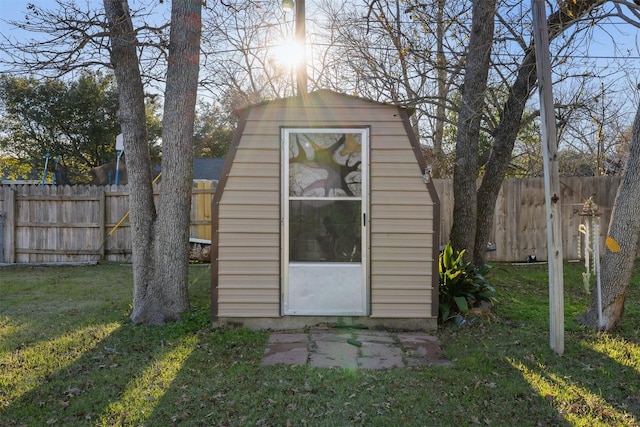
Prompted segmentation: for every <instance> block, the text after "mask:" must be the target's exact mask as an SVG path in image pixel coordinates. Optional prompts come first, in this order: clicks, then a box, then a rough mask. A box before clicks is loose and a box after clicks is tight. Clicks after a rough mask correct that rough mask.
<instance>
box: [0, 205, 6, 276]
mask: <svg viewBox="0 0 640 427" xmlns="http://www.w3.org/2000/svg"><path fill="white" fill-rule="evenodd" d="M4 217H5V214H4V212H0V264H2V263H4Z"/></svg>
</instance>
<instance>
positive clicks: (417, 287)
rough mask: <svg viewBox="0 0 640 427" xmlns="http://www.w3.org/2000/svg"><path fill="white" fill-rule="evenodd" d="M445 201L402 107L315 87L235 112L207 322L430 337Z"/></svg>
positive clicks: (215, 221)
mask: <svg viewBox="0 0 640 427" xmlns="http://www.w3.org/2000/svg"><path fill="white" fill-rule="evenodd" d="M439 216H440V206H439V200H438V196H437V194H436V191H435V187H434V186H433V183H432V181H431V179H430V177H429V174H428V170H427V165H426V163H425V160H424V158H423V156H422V151H421V150H420V144H419V143H418V141H417V139H416V137H415V134H414V132H413V131H412V128H411V124H410V122H409V114H408V112H407V110H406V109H404V108H402V107H398V106H394V105H389V104H383V103H378V102H373V101H369V100H365V99H362V98H358V97H354V96H348V95H343V94H339V93H335V92H332V91H328V90H319V91H316V92H313V93H310V94H305V95H303V96H296V97H291V98H286V99H279V100H275V101H270V102H265V103H261V104H257V105H253V106H250V107H247V108H246V109H244V110H243V112H242V114H241V116H240V120H239V125H238V129H237V131H236V134H235V138H234V141H233V144H232V147H231V150H230V152H229V156H228V157H227V159H226V162H225V165H224V169H223V171H222V176H221V177H220V182H219V184H218V188H217V190H216V193H215V195H214V198H213V206H212V230H213V231H212V256H211V260H212V280H211V312H212V320H213V321H214V323H215V324H218V325H224V324H228V325H242V326H245V327H249V328H254V329H289V328H299V327H303V326H312V325H315V324H318V323H330V324H338V325H352V326H364V327H386V328H402V329H414V330H417V329H435V328H436V324H437V322H436V320H437V316H438V268H437V267H438V266H437V262H438V253H439V246H440V244H439V236H438V234H439V225H440V220H439Z"/></svg>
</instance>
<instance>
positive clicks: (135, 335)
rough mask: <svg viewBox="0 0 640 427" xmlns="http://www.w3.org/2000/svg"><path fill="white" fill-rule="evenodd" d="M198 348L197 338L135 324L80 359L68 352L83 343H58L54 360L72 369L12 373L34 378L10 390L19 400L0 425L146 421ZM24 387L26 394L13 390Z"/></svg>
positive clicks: (87, 349)
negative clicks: (183, 363) (64, 361)
mask: <svg viewBox="0 0 640 427" xmlns="http://www.w3.org/2000/svg"><path fill="white" fill-rule="evenodd" d="M96 328H99V326H98V325H96ZM173 329H176V328H173ZM72 335H73V334H72ZM195 342H196V338H195V336H194V335H193V334H188V333H186V334H185V333H184V332H183V331H175V330H167V329H161V328H156V329H155V330H150V329H149V328H144V327H135V326H133V325H131V324H124V325H122V326H120V327H118V328H115V329H114V330H112V331H111V332H110V333H109V334H108V335H107V336H105V337H104V338H101V339H97V340H95V339H94V340H93V341H92V344H91V345H89V346H85V347H83V350H82V353H81V354H80V355H79V356H78V357H74V356H75V355H74V354H69V353H66V352H67V350H69V349H71V351H77V350H75V349H73V346H81V345H82V344H81V343H80V342H78V341H76V342H75V343H74V344H73V345H72V346H71V347H66V346H60V345H58V344H59V343H57V342H55V340H54V341H52V342H51V345H50V348H51V354H50V356H51V357H52V358H57V359H61V360H65V359H66V360H68V362H69V363H60V364H59V365H58V366H57V367H55V368H54V369H46V370H45V369H38V366H33V367H32V368H31V369H28V368H27V369H25V367H23V366H20V365H17V366H14V367H12V368H13V369H22V370H24V371H27V372H31V373H33V375H30V377H29V378H24V377H22V376H18V377H14V379H17V380H18V381H19V382H18V383H17V384H7V386H8V390H9V393H11V394H15V395H16V396H15V398H13V399H11V400H9V401H8V402H5V403H4V407H3V408H2V409H1V411H0V417H1V418H2V419H3V422H2V423H0V424H3V425H47V424H54V423H58V424H66V425H69V424H79V423H82V422H84V423H86V422H90V423H92V424H94V423H97V424H102V425H115V424H123V423H125V421H126V424H129V423H131V424H137V423H139V422H141V421H144V419H145V418H146V416H145V410H146V413H147V416H148V414H150V413H151V412H152V411H153V407H154V406H155V404H156V402H157V399H158V397H159V396H161V395H162V394H163V393H164V392H165V390H166V388H168V387H169V385H170V384H171V382H172V380H173V377H174V376H175V374H176V372H177V370H179V369H180V368H181V366H182V362H183V361H184V359H185V358H186V357H187V356H188V355H189V353H190V352H191V350H192V349H193V347H194V345H195ZM18 362H20V361H18ZM9 363H11V361H9ZM42 363H43V364H46V363H47V362H46V361H42ZM24 384H27V386H26V387H25V390H22V391H21V390H16V389H15V387H16V386H19V385H24ZM11 389H13V393H12V392H11Z"/></svg>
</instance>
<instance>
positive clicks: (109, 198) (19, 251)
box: [0, 181, 216, 263]
mask: <svg viewBox="0 0 640 427" xmlns="http://www.w3.org/2000/svg"><path fill="white" fill-rule="evenodd" d="M215 185H216V183H215V182H213V183H212V182H211V181H194V185H193V190H192V202H191V203H192V204H191V237H194V238H200V239H210V238H211V237H210V236H211V199H212V197H213V193H214V191H215ZM155 194H156V197H158V195H159V189H158V188H156V191H155ZM128 210H129V193H128V187H126V186H119V187H116V186H105V187H96V186H51V185H45V186H40V185H11V186H2V187H1V190H0V212H2V215H0V221H2V220H3V227H1V228H2V229H3V233H2V235H0V242H1V243H2V244H1V245H0V246H1V247H2V250H1V251H0V255H2V258H0V263H2V262H5V263H60V262H84V261H95V260H100V259H106V260H110V261H123V262H128V261H130V260H131V239H130V232H129V220H128V217H126V218H125V215H126V214H127V212H128ZM123 218H124V220H123ZM121 220H123V221H122V222H121ZM116 226H117V227H116Z"/></svg>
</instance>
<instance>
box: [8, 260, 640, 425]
mask: <svg viewBox="0 0 640 427" xmlns="http://www.w3.org/2000/svg"><path fill="white" fill-rule="evenodd" d="M636 267H637V268H636V269H635V274H634V277H633V279H632V283H631V286H630V288H629V292H628V298H627V304H626V313H625V316H624V319H623V324H622V326H621V327H620V328H619V330H618V331H616V332H615V333H612V334H602V333H596V332H592V331H589V330H584V329H583V328H581V327H580V326H578V325H577V324H576V322H575V320H574V319H575V317H576V315H578V314H580V313H581V312H583V311H584V310H585V307H586V304H587V303H588V300H589V296H587V295H585V293H584V289H583V286H582V279H581V276H580V274H581V272H582V268H583V266H582V265H580V264H577V263H571V264H566V266H565V304H566V306H565V314H566V325H565V327H566V332H565V354H564V356H562V357H558V356H555V355H554V354H553V352H552V351H551V350H550V349H549V325H548V324H549V309H548V297H547V281H546V280H547V278H546V277H547V273H546V272H547V266H546V264H538V265H526V266H510V265H509V266H507V265H504V266H496V267H495V268H494V270H493V271H492V272H491V274H490V276H489V277H490V279H491V283H492V284H493V285H494V286H495V288H496V291H497V298H498V300H499V301H498V303H497V305H496V307H495V309H494V314H495V318H494V319H493V320H491V321H489V320H483V319H476V320H475V321H473V322H469V323H468V324H467V325H464V326H453V325H447V326H444V327H442V328H441V329H440V330H439V331H438V332H437V335H438V337H439V339H440V342H441V344H442V347H443V350H444V353H445V355H446V356H447V357H448V358H449V359H450V360H452V361H453V362H454V366H453V367H430V368H403V369H391V370H383V371H367V370H339V369H317V368H310V367H307V366H302V367H291V366H275V367H274V366H268V367H262V366H260V361H261V358H262V355H263V351H264V347H265V343H266V340H267V337H268V334H267V333H265V332H254V331H248V330H213V329H212V328H211V326H210V322H209V276H210V270H209V266H207V265H193V266H191V272H190V295H191V300H192V311H191V312H190V313H189V314H188V315H186V316H185V319H184V321H183V322H182V323H179V324H173V325H169V326H166V327H140V326H134V325H132V324H131V322H130V321H129V319H128V314H129V311H130V308H131V307H130V304H131V297H132V272H131V266H128V265H123V264H117V263H104V264H100V265H98V266H88V267H55V268H53V267H49V268H30V267H24V268H5V269H0V426H13V425H24V426H46V425H64V426H74V425H92V426H93V425H98V426H112V425H127V426H142V425H144V426H171V425H185V426H190V425H202V426H249V425H267V426H289V425H290V426H305V425H307V426H345V425H367V426H396V425H408V426H466V425H469V426H474V425H494V426H516V425H517V426H548V425H551V426H556V425H558V426H574V425H575V426H593V425H617V426H640V265H637V266H636Z"/></svg>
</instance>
